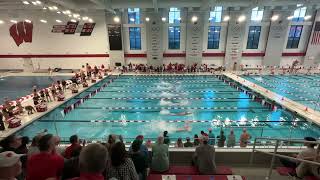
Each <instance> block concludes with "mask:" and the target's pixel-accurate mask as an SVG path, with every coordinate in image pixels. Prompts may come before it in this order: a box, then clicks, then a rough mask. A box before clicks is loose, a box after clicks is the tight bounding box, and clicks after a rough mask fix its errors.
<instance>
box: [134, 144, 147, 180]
mask: <svg viewBox="0 0 320 180" xmlns="http://www.w3.org/2000/svg"><path fill="white" fill-rule="evenodd" d="M141 145H142V142H141V141H140V140H138V139H136V140H134V141H133V143H132V153H131V155H130V157H131V159H132V161H133V164H134V167H135V169H136V172H137V174H138V176H139V179H140V180H145V179H146V178H147V168H148V160H147V157H146V156H145V154H144V153H143V152H141Z"/></svg>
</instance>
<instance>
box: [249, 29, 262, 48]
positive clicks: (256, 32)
mask: <svg viewBox="0 0 320 180" xmlns="http://www.w3.org/2000/svg"><path fill="white" fill-rule="evenodd" d="M260 32H261V26H250V27H249V32H248V41H247V49H258V47H259V39H260Z"/></svg>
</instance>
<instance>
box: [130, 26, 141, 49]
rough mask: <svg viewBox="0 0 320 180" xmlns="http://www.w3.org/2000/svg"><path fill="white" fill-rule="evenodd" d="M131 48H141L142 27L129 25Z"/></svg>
mask: <svg viewBox="0 0 320 180" xmlns="http://www.w3.org/2000/svg"><path fill="white" fill-rule="evenodd" d="M129 38H130V50H141V28H139V27H129Z"/></svg>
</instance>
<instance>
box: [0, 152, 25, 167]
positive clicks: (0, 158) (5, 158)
mask: <svg viewBox="0 0 320 180" xmlns="http://www.w3.org/2000/svg"><path fill="white" fill-rule="evenodd" d="M23 155H24V154H16V153H15V152H13V151H5V152H2V153H0V167H11V166H13V165H15V164H16V163H17V162H18V161H20V157H21V156H23Z"/></svg>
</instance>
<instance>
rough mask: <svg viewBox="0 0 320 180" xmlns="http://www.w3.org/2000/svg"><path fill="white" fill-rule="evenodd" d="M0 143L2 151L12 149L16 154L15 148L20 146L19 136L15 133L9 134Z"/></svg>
mask: <svg viewBox="0 0 320 180" xmlns="http://www.w3.org/2000/svg"><path fill="white" fill-rule="evenodd" d="M0 145H1V146H2V152H4V151H13V152H15V153H17V154H19V153H18V152H17V149H18V148H19V147H20V146H21V138H20V137H18V136H16V135H10V136H8V137H7V138H5V139H4V140H2V141H1V142H0Z"/></svg>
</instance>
